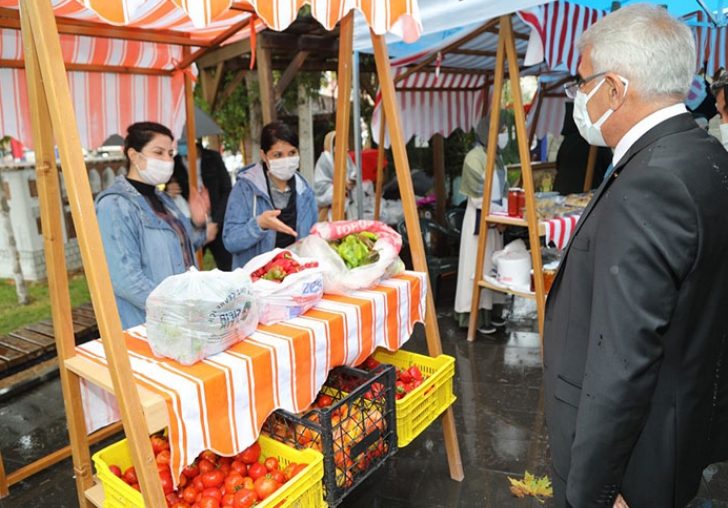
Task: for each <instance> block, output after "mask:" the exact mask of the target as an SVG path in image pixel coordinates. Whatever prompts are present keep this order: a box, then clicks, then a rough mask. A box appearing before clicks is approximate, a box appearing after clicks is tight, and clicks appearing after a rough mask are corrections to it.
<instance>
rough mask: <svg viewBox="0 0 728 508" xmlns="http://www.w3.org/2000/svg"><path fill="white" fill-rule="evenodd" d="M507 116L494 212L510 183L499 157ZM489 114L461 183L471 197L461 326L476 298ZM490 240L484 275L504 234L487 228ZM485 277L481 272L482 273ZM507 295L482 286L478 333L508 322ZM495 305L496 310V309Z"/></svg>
mask: <svg viewBox="0 0 728 508" xmlns="http://www.w3.org/2000/svg"><path fill="white" fill-rule="evenodd" d="M505 127H506V125H505V115H502V114H501V115H500V126H499V130H500V133H499V134H498V148H496V150H498V155H497V156H496V160H495V172H494V175H493V184H492V188H491V194H490V200H491V205H490V209H491V211H501V210H504V209H505V207H504V206H503V196H504V195H505V193H506V189H507V187H508V182H507V179H506V167H505V165H504V164H503V159H502V158H501V156H500V150H501V149H502V148H503V147H505V146H506V144H507V143H508V134H507V133H506V132H505ZM489 128H490V115H487V116H485V117H483V118H482V119H481V120H480V122H478V126H477V127H476V128H475V147H474V148H473V149H472V150H470V151H469V152H468V154H467V155H466V156H465V161H464V162H463V176H462V180H461V182H460V193H461V194H463V195H465V196H467V197H468V203H467V206H466V208H465V216H464V217H463V226H462V236H461V237H460V261H459V263H458V278H457V287H456V289H455V318H456V319H457V320H458V323H459V325H460V326H461V327H467V326H468V320H469V316H470V306H471V302H472V301H473V284H474V279H475V263H476V257H477V252H478V235H479V233H480V232H479V229H480V210H481V208H482V206H483V186H484V183H485V164H486V158H487V154H486V151H485V149H486V146H485V145H486V144H487V143H488V129H489ZM487 234H488V241H487V243H486V250H485V262H484V264H483V275H486V274H489V273H490V271H491V270H492V268H493V259H492V258H493V252H495V251H496V250H500V249H502V248H503V233H502V231H501V229H500V228H498V227H489V228H488V232H487ZM480 277H482V275H481V276H480ZM503 302H504V295H503V294H501V293H497V292H495V291H491V290H490V289H483V290H482V291H481V292H480V306H479V308H480V309H481V310H482V315H480V316H479V317H478V332H479V333H483V334H491V333H495V331H496V327H497V326H503V325H505V321H504V320H503V318H502V317H501V312H502V303H503ZM494 305H495V310H494Z"/></svg>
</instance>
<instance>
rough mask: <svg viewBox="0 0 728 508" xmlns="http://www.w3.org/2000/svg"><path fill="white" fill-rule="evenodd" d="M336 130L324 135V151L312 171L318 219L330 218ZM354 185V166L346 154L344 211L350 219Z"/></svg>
mask: <svg viewBox="0 0 728 508" xmlns="http://www.w3.org/2000/svg"><path fill="white" fill-rule="evenodd" d="M335 138H336V131H331V132H329V133H328V134H326V136H325V137H324V151H323V152H321V156H320V157H319V159H318V160H317V161H316V168H315V169H314V173H313V189H314V192H315V193H316V205H318V213H319V215H318V217H319V221H327V220H331V203H332V202H333V200H334V140H335ZM355 187H356V166H355V165H354V162H353V161H352V160H351V157H349V156H348V155H347V156H346V190H347V200H346V209H347V210H346V212H347V216H348V218H350V219H353V218H355V215H356V213H355V207H354V201H353V199H352V196H353V193H354V188H355Z"/></svg>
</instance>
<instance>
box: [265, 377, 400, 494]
mask: <svg viewBox="0 0 728 508" xmlns="http://www.w3.org/2000/svg"><path fill="white" fill-rule="evenodd" d="M394 380H395V369H394V367H392V366H391V365H385V364H382V365H381V366H379V367H378V368H376V369H374V370H372V371H370V372H367V371H364V370H361V369H355V368H350V367H338V368H336V369H333V370H332V371H331V372H330V373H329V377H328V379H327V380H326V382H325V383H324V387H323V388H322V390H321V392H320V393H319V396H318V397H317V399H316V401H315V402H314V404H313V405H312V406H311V407H310V408H309V409H308V410H307V411H305V412H303V413H302V414H292V413H289V412H287V411H283V410H278V411H275V412H274V413H273V414H271V416H270V417H269V418H268V420H267V421H266V423H265V424H264V425H263V429H262V431H261V432H262V433H263V434H266V435H269V436H270V437H272V438H273V439H276V440H278V441H281V442H283V443H286V444H288V445H290V446H293V447H295V448H298V449H300V450H303V449H307V448H312V449H315V450H318V451H320V452H322V453H323V456H324V478H323V486H324V498H325V500H326V502H327V503H328V505H329V506H336V505H337V504H339V503H340V502H341V501H342V499H343V498H344V497H345V496H346V495H347V494H348V493H349V492H350V491H351V490H352V489H353V488H355V487H356V486H357V485H359V484H360V483H361V482H362V481H363V480H364V479H365V478H367V477H368V476H369V475H370V474H371V473H372V472H373V471H374V470H376V469H377V468H378V467H379V466H381V465H382V464H383V463H384V461H385V460H386V459H387V457H389V456H390V455H392V454H393V453H395V452H396V451H397V424H396V415H395V397H394Z"/></svg>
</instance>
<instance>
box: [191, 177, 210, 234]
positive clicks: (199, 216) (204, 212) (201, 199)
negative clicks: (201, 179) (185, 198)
mask: <svg viewBox="0 0 728 508" xmlns="http://www.w3.org/2000/svg"><path fill="white" fill-rule="evenodd" d="M189 205H190V220H191V221H192V225H194V226H195V227H197V228H204V227H205V224H206V223H207V216H208V214H209V213H210V195H209V194H208V193H207V188H206V187H205V186H204V185H203V186H202V190H201V191H200V192H197V189H195V188H194V187H190V200H189Z"/></svg>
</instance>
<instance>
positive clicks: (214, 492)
mask: <svg viewBox="0 0 728 508" xmlns="http://www.w3.org/2000/svg"><path fill="white" fill-rule="evenodd" d="M202 497H203V498H205V497H214V498H215V499H217V500H218V501H222V492H220V489H218V488H215V487H212V488H208V489H205V490H203V491H202Z"/></svg>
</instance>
